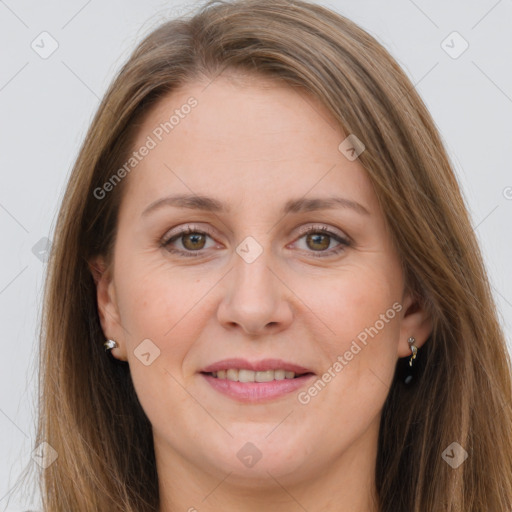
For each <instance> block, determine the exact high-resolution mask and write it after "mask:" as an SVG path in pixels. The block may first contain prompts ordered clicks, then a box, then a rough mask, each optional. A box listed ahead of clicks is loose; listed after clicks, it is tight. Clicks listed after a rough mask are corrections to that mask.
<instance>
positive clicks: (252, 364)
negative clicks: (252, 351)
mask: <svg viewBox="0 0 512 512" xmlns="http://www.w3.org/2000/svg"><path fill="white" fill-rule="evenodd" d="M230 368H235V369H245V370H253V371H255V372H263V371H266V370H285V371H289V372H294V373H296V374H302V373H313V372H312V370H310V369H308V368H305V367H304V366H300V365H298V364H294V363H289V362H287V361H283V360H282V359H260V360H259V361H247V359H240V358H233V359H223V360H222V361H217V362H216V363H213V364H210V365H208V366H206V367H205V368H203V369H202V370H201V371H202V372H204V373H211V372H218V371H219V370H229V369H230Z"/></svg>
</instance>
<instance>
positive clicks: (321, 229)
mask: <svg viewBox="0 0 512 512" xmlns="http://www.w3.org/2000/svg"><path fill="white" fill-rule="evenodd" d="M300 231H301V232H300V236H299V238H297V239H296V240H300V239H301V238H303V237H304V236H306V235H308V234H310V233H314V234H317V233H321V234H324V235H328V236H330V237H331V238H333V239H335V240H336V241H337V242H339V244H340V245H339V246H338V247H336V248H335V249H330V250H328V251H312V250H311V251H308V252H311V253H312V255H313V256H314V257H315V258H326V257H329V256H334V255H337V254H339V253H340V252H342V251H344V250H345V249H346V248H347V247H350V246H351V241H350V240H349V239H348V238H343V237H341V236H340V235H338V234H336V233H334V232H333V231H331V230H330V229H328V228H327V227H325V226H309V227H308V228H305V229H301V230H300ZM191 233H193V234H199V235H208V236H210V237H211V238H213V235H212V233H210V232H209V231H208V230H207V229H196V227H195V226H187V227H186V228H185V229H182V230H180V232H179V233H176V234H174V235H172V236H171V237H170V238H167V237H166V238H164V239H163V240H162V241H161V243H160V246H161V247H162V248H165V249H166V250H167V251H169V252H171V253H173V254H179V255H182V256H185V257H192V258H194V257H196V258H197V257H199V256H202V253H203V251H205V250H206V249H200V250H198V251H184V250H181V249H174V248H170V244H171V243H172V242H174V241H175V240H178V239H179V238H180V237H182V236H184V235H189V234H191Z"/></svg>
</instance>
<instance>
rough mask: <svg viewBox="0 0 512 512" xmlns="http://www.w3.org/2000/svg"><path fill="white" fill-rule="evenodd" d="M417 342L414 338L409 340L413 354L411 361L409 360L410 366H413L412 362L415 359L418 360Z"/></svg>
mask: <svg viewBox="0 0 512 512" xmlns="http://www.w3.org/2000/svg"><path fill="white" fill-rule="evenodd" d="M415 341H416V339H415V338H413V337H412V336H411V337H410V338H409V339H408V340H407V343H409V346H410V347H411V352H412V356H411V359H409V366H412V362H413V360H414V359H416V354H417V353H418V347H417V346H416V345H415V344H414V342H415Z"/></svg>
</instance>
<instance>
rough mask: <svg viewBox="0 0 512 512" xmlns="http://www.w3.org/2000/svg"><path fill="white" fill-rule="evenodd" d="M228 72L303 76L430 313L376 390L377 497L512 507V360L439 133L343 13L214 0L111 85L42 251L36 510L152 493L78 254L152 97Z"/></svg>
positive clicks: (133, 401) (102, 244)
mask: <svg viewBox="0 0 512 512" xmlns="http://www.w3.org/2000/svg"><path fill="white" fill-rule="evenodd" d="M224 69H229V70H234V71H242V72H252V73H255V75H259V76H261V77H267V78H273V79H275V80H280V81H282V82H284V83H286V84H288V85H290V86H291V87H301V88H303V89H304V90H305V91H308V92H309V93H310V94H311V95H313V96H314V97H316V98H318V99H319V100H320V101H321V102H322V103H323V104H324V105H325V106H326V107H327V108H328V110H329V111H330V112H331V114H332V117H333V119H334V120H336V122H337V123H339V126H340V127H341V128H342V130H343V132H344V133H346V134H355V135H356V136H357V137H358V138H359V139H360V140H361V141H363V143H364V144H365V146H366V150H365V151H364V152H363V153H362V154H361V155H360V156H359V159H360V162H361V164H362V165H363V166H364V167H365V169H366V170H367V172H368V175H369V176H370V178H371V180H372V183H373V186H374V188H375V191H376V193H377V196H378V198H379V201H380V202H381V205H382V208H383V211H384V213H385V216H386V219H387V222H388V224H389V227H390V231H391V234H392V237H393V241H394V243H395V244H396V247H397V248H398V251H399V254H400V257H401V260H402V263H403V268H404V272H405V277H406V282H407V286H408V287H409V289H410V290H413V291H414V293H415V294H416V295H417V297H418V298H419V299H420V300H421V301H423V303H424V304H425V306H426V307H427V308H428V311H429V312H430V314H431V317H432V321H433V331H432V335H431V337H430V339H429V340H428V341H427V342H426V343H425V345H424V346H423V348H422V349H421V350H420V352H419V355H418V372H419V373H418V375H417V376H416V379H415V381H414V382H413V383H412V384H411V385H409V386H406V385H404V384H403V382H402V381H401V380H400V378H399V377H400V372H399V369H400V365H401V363H402V362H401V360H399V361H398V362H397V371H396V373H395V378H394V381H393V383H392V386H391V389H390V392H389V396H388V398H387V400H386V402H385V404H384V409H383V413H382V420H381V428H380V434H379V448H378V456H377V466H376V474H375V477H376V483H377V490H378V498H379V506H380V512H401V511H407V512H429V511H432V512H434V511H435V512H455V511H464V512H468V511H473V512H477V511H481V512H484V511H485V512H489V511H492V512H501V511H505V510H507V511H509V510H511V509H512V432H511V429H512V411H511V404H512V384H511V375H510V374H511V365H510V357H509V354H508V351H507V348H506V344H505V340H504V334H503V332H502V330H501V328H500V325H499V323H498V320H497V313H496V309H495V305H494V302H493V297H492V295H491V291H490V287H489V283H488V279H487V276H486V272H485V269H484V266H483V262H482V257H481V253H480V250H479V247H478V245H477V241H476V238H475V234H474V232H473V229H472V227H471V222H470V219H469V217H468V213H467V209H466V206H465V204H464V201H463V198H462V197H461V193H460V189H459V185H458V183H457V180H456V178H455V176H454V173H453V170H452V167H451V164H450V162H449V160H448V157H447V155H446V152H445V149H444V148H443V144H442V142H441V140H440V137H439V135H438V132H437V131H436V128H435V125H434V123H433V121H432V119H431V117H430V115H429V113H428V111H427V109H426V108H425V105H424V104H423V102H422V100H421V99H420V97H419V96H418V94H417V93H416V91H415V90H414V87H413V85H412V84H411V82H410V81H409V79H408V78H407V76H406V75H405V74H404V72H403V71H402V70H401V69H400V67H399V66H398V64H397V63H396V62H395V60H394V59H393V58H392V57H391V56H390V55H389V53H388V52H387V51H386V50H385V49H384V48H383V47H382V46H381V45H380V44H379V43H378V42H377V41H376V40H375V39H374V38H373V37H371V36H370V35H369V34H368V33H366V32H365V31H364V30H362V29H361V28H359V27H358V26H357V25H355V24H354V23H353V22H351V21H350V20H348V19H346V18H344V17H342V16H340V15H338V14H336V13H334V12H332V11H330V10H328V9H326V8H324V7H321V6H318V5H314V4H310V3H307V2H304V1H299V0H296V1H290V2H288V1H285V0H239V1H236V0H235V1H233V2H220V1H213V2H212V1H210V2H208V3H207V4H204V5H203V6H202V7H201V8H200V9H199V10H198V11H197V12H195V13H194V14H193V15H192V16H188V17H183V18H181V19H175V20H170V21H167V22H165V23H163V24H162V25H161V26H160V27H158V28H157V29H156V30H154V31H153V32H152V33H151V34H149V35H148V36H147V37H146V38H145V39H144V40H143V41H142V42H141V43H140V45H139V46H138V47H137V48H136V49H135V51H134V52H133V54H132V55H131V57H130V58H129V60H128V61H127V63H126V64H125V65H124V67H123V68H122V69H121V71H120V72H119V74H118V76H117V77H116V78H115V80H114V81H113V83H112V85H111V86H110V88H109V89H108V91H107V93H106V95H105V97H104V99H103V101H102V103H101V105H100V107H99V109H98V112H97V113H96V116H95V118H94V120H93V122H92V124H91V127H90V129H89V131H88V133H87V136H86V139H85V141H84V143H83V146H82V148H81V151H80V154H79V156H78V159H77V161H76V164H75V166H74V169H73V171H72V174H71V177H70V180H69V183H68V186H67V190H66V192H65V196H64V199H63V202H62V206H61V210H60V213H59V217H58V222H57V225H56V229H55V235H54V244H53V250H52V253H51V258H50V261H49V271H48V277H47V282H46V289H45V290H46V291H45V302H44V310H43V314H44V316H43V323H42V347H41V358H40V386H41V390H40V397H41V398H40V404H39V408H40V417H39V423H38V435H37V444H39V443H41V442H47V443H49V445H51V446H52V447H53V449H55V450H56V452H57V453H58V459H57V461H55V462H54V463H53V464H51V465H50V466H49V467H48V468H47V469H45V470H44V471H43V472H42V476H41V491H42V497H43V505H44V510H45V511H49V512H68V511H69V510H72V511H73V512H86V511H87V512H97V511H107V510H108V511H109V512H121V511H122V512H149V511H155V510H157V508H158V502H159V498H158V485H157V474H156V468H155V457H154V452H153V440H152V433H151V425H150V423H149V421H148V419H147V417H146V416H145V414H144V412H143V410H142V408H141V406H140V404H139V402H138V399H137V396H136V393H135V391H134V388H133V385H132V382H131V378H130V373H129V368H128V366H127V364H125V363H122V362H119V361H116V360H114V359H113V358H110V357H106V355H105V352H104V350H103V346H102V345H103V342H104V335H103V332H102V329H101V326H100V323H99V318H98V312H97V304H96V290H95V283H94V280H93V277H92V276H91V271H90V268H89V266H88V264H89V262H90V261H91V259H92V258H93V257H94V256H96V255H103V256H105V257H107V258H108V256H109V255H110V254H111V252H112V247H113V244H114V242H115V233H116V221H117V212H118V208H119V204H120V201H121V198H122V191H123V186H124V181H122V182H120V183H119V184H117V185H116V186H115V187H114V188H113V190H112V191H111V192H110V193H108V194H106V195H105V197H104V198H102V199H98V198H97V197H96V196H97V194H96V195H95V194H94V191H95V189H98V187H102V185H103V184H104V183H106V182H107V181H108V180H109V179H110V178H111V177H112V175H113V173H114V172H115V171H116V170H117V169H119V168H120V167H121V166H122V165H123V163H124V162H126V159H127V157H129V155H130V152H131V151H133V147H132V144H133V140H134V136H135V135H136V134H137V129H138V127H139V126H140V124H141V122H142V120H143V117H144V115H145V113H147V111H148V107H149V106H151V105H152V104H154V103H155V102H156V101H158V100H159V99H160V98H162V97H163V96H164V95H166V94H167V93H169V92H170V91H172V90H174V89H176V88H177V87H179V86H182V85H186V83H187V82H190V81H192V80H194V79H195V78H198V77H200V78H203V79H204V78H207V79H213V78H214V77H215V76H216V75H218V74H219V73H221V72H222V71H223V70H224ZM340 142H341V141H340ZM133 172H137V171H136V170H134V171H133ZM126 179H129V178H126ZM454 442H456V443H458V444H460V445H461V447H463V448H464V449H465V450H466V452H467V453H468V454H469V456H468V459H467V460H466V461H465V462H464V463H463V464H461V465H460V466H459V467H457V468H452V467H451V465H449V464H448V463H447V462H445V460H444V458H443V457H442V454H443V452H444V451H445V449H446V448H448V447H449V446H450V445H451V444H452V443H454Z"/></svg>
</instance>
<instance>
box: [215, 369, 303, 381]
mask: <svg viewBox="0 0 512 512" xmlns="http://www.w3.org/2000/svg"><path fill="white" fill-rule="evenodd" d="M212 375H213V376H214V377H217V379H227V380H232V381H235V382H236V381H238V382H270V381H272V380H284V379H293V378H295V372H289V371H286V370H265V371H262V372H255V371H253V370H246V369H244V368H242V369H239V370H237V369H235V368H230V369H229V370H219V371H217V372H212Z"/></svg>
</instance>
